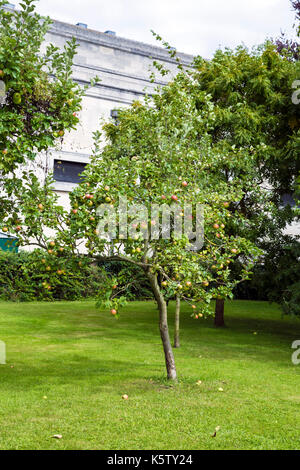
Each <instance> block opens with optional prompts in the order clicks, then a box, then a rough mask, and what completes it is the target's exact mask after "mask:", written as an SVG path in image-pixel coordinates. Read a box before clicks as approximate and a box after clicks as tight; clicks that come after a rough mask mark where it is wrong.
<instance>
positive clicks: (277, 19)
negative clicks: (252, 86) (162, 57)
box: [9, 0, 294, 58]
mask: <svg viewBox="0 0 300 470" xmlns="http://www.w3.org/2000/svg"><path fill="white" fill-rule="evenodd" d="M9 1H10V2H11V3H14V4H18V3H19V2H18V1H14V0H9ZM37 10H38V12H39V13H41V14H43V15H49V16H51V17H52V18H54V19H58V20H61V21H66V22H68V23H73V24H76V23H77V22H82V23H87V24H88V27H89V28H91V29H96V30H98V31H105V30H107V29H110V30H113V31H116V33H117V35H118V36H122V37H126V38H129V39H135V40H137V41H143V42H146V43H152V44H155V43H156V42H155V39H154V38H153V37H152V35H151V32H150V30H151V29H153V30H155V31H156V32H157V33H159V34H160V35H161V36H163V37H164V38H165V39H166V40H167V41H169V43H171V45H172V46H174V47H176V48H177V50H179V51H181V52H187V53H190V54H200V55H202V56H204V57H207V58H209V57H211V56H212V54H213V52H214V50H215V49H216V48H217V47H218V46H222V47H225V46H229V47H235V46H237V45H238V44H241V43H244V44H246V45H247V46H253V45H255V44H259V43H261V42H263V41H264V39H265V38H266V37H276V36H278V35H279V34H280V31H285V32H287V33H289V34H292V25H293V22H294V12H293V11H292V9H291V6H290V1H289V0H39V1H38V2H37Z"/></svg>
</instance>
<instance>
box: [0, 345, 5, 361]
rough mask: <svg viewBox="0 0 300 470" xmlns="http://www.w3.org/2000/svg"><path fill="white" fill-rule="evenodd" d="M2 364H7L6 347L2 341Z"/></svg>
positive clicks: (0, 346)
mask: <svg viewBox="0 0 300 470" xmlns="http://www.w3.org/2000/svg"><path fill="white" fill-rule="evenodd" d="M0 364H6V345H5V343H4V341H0Z"/></svg>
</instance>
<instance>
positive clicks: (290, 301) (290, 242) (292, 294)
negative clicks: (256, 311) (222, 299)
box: [235, 236, 300, 315]
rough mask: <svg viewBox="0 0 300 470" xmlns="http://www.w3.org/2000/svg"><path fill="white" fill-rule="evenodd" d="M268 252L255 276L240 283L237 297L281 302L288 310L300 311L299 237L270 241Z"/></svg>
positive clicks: (289, 311)
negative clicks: (297, 238)
mask: <svg viewBox="0 0 300 470" xmlns="http://www.w3.org/2000/svg"><path fill="white" fill-rule="evenodd" d="M265 252H266V254H265V256H264V258H263V260H262V262H261V263H259V264H257V265H256V266H255V267H254V269H253V272H254V275H253V278H252V279H251V280H250V281H247V282H245V283H244V284H242V285H239V286H237V288H236V290H235V295H236V297H237V298H243V299H256V300H269V301H271V302H278V303H279V304H280V305H281V307H282V310H283V312H284V313H285V314H292V315H300V298H299V295H300V264H299V259H300V243H299V240H295V239H293V238H292V237H289V236H283V237H281V238H280V239H278V240H276V241H274V242H273V243H272V244H267V246H265ZM237 270H238V267H237Z"/></svg>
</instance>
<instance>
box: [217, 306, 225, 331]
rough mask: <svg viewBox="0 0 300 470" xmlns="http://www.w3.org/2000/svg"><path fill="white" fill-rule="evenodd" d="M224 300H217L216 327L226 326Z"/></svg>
mask: <svg viewBox="0 0 300 470" xmlns="http://www.w3.org/2000/svg"><path fill="white" fill-rule="evenodd" d="M224 304H225V302H224V299H217V300H216V308H215V326H216V327H218V328H221V327H223V326H225V322H224Z"/></svg>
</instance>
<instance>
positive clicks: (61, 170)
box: [54, 160, 86, 183]
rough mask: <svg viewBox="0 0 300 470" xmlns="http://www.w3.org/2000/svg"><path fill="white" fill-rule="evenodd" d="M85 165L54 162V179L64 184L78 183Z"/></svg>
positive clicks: (61, 161) (62, 161)
mask: <svg viewBox="0 0 300 470" xmlns="http://www.w3.org/2000/svg"><path fill="white" fill-rule="evenodd" d="M85 166H86V163H77V162H67V161H65V160H54V179H55V180H56V181H64V182H66V183H80V182H81V180H82V178H81V173H82V172H83V170H84V169H85Z"/></svg>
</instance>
